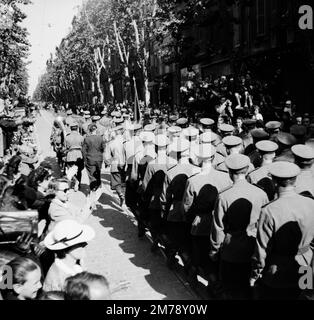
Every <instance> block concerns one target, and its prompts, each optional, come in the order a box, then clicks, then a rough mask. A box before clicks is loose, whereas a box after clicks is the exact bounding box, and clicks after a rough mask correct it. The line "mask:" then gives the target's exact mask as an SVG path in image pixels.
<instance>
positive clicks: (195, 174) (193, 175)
mask: <svg viewBox="0 0 314 320" xmlns="http://www.w3.org/2000/svg"><path fill="white" fill-rule="evenodd" d="M198 174H199V172H196V173H194V174H192V175H191V176H190V177H189V178H188V180H190V179H191V178H193V177H195V176H197V175H198Z"/></svg>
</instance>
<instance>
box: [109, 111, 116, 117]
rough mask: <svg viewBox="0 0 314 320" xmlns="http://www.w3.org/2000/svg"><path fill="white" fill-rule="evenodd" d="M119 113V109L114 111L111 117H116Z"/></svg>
mask: <svg viewBox="0 0 314 320" xmlns="http://www.w3.org/2000/svg"><path fill="white" fill-rule="evenodd" d="M117 113H118V112H117V111H112V112H111V114H110V115H111V117H113V118H114V117H116V116H117Z"/></svg>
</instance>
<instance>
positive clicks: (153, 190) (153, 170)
mask: <svg viewBox="0 0 314 320" xmlns="http://www.w3.org/2000/svg"><path fill="white" fill-rule="evenodd" d="M154 143H155V146H156V149H157V158H156V159H154V160H152V161H151V162H150V163H148V165H147V168H146V172H145V176H144V180H143V185H142V188H143V205H144V208H143V209H144V210H147V212H148V221H149V225H150V230H151V235H152V238H153V245H152V248H151V250H152V251H153V252H154V251H156V250H157V249H158V234H160V232H161V230H162V222H163V221H162V217H161V204H160V196H161V193H162V188H163V184H164V180H165V175H166V172H167V170H168V169H169V167H171V166H174V165H175V164H176V161H175V160H174V159H171V158H169V157H168V156H167V147H168V145H169V139H168V137H167V136H166V135H158V136H156V137H155V141H154Z"/></svg>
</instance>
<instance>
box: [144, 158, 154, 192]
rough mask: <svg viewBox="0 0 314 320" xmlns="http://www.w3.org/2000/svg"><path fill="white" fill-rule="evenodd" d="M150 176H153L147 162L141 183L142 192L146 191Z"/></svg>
mask: <svg viewBox="0 0 314 320" xmlns="http://www.w3.org/2000/svg"><path fill="white" fill-rule="evenodd" d="M152 177H153V170H152V166H151V165H150V164H148V165H147V168H146V171H145V175H144V180H143V185H142V187H143V191H144V192H145V191H146V189H147V186H148V184H149V181H150V180H151V178H152Z"/></svg>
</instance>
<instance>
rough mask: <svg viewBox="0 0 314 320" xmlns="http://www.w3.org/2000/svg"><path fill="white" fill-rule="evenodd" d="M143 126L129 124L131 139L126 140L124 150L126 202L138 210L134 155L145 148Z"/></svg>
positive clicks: (132, 209) (133, 209)
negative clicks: (141, 131) (142, 136)
mask: <svg viewBox="0 0 314 320" xmlns="http://www.w3.org/2000/svg"><path fill="white" fill-rule="evenodd" d="M141 128H142V126H141V125H140V124H133V125H129V126H128V129H129V131H130V140H128V141H125V142H124V150H125V157H126V165H127V167H126V188H125V203H126V205H127V206H128V207H129V208H131V211H132V212H134V211H135V210H136V207H137V204H138V199H137V188H138V182H139V181H138V180H137V181H134V179H133V177H132V175H133V163H134V157H135V155H136V154H137V153H138V152H141V151H142V150H143V144H142V140H141V139H140V137H139V135H137V134H138V133H139V131H140V130H141Z"/></svg>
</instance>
